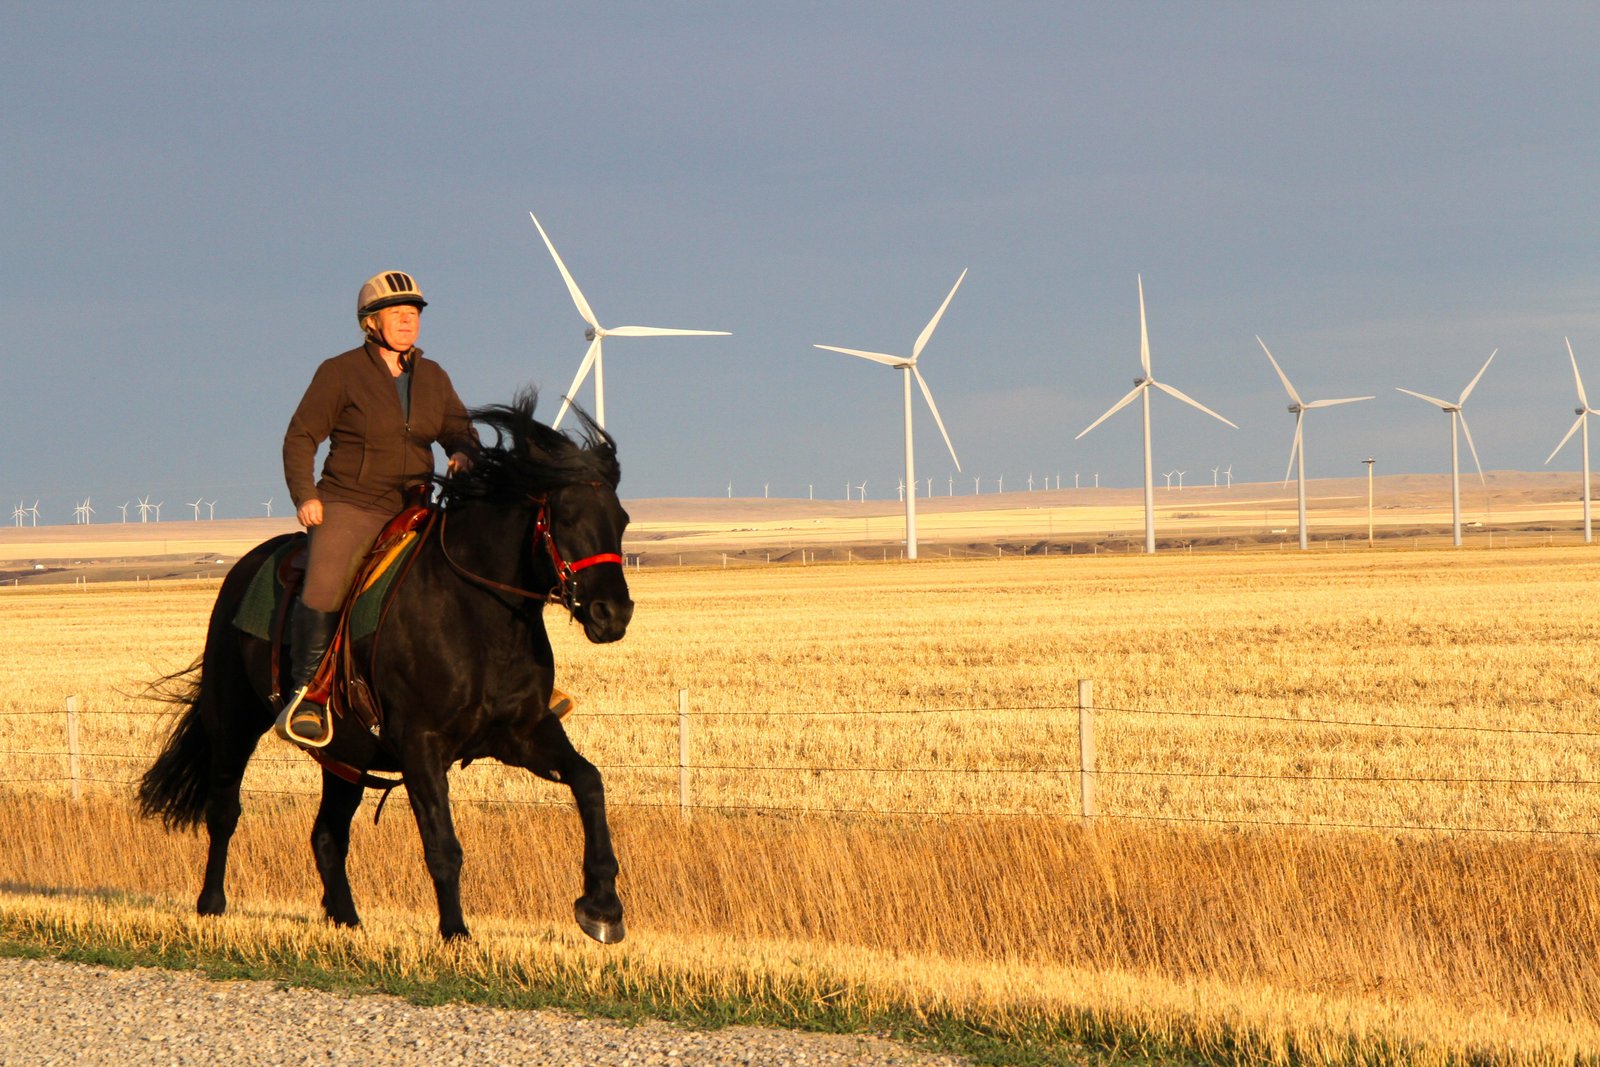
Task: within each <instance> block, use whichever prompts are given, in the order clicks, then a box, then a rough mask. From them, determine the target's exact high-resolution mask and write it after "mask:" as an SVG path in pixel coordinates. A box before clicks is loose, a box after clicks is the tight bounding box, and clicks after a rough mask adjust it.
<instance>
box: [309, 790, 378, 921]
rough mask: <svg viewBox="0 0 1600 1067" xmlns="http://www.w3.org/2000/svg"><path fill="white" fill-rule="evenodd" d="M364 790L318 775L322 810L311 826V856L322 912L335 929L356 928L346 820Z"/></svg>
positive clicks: (357, 916) (352, 813)
mask: <svg viewBox="0 0 1600 1067" xmlns="http://www.w3.org/2000/svg"><path fill="white" fill-rule="evenodd" d="M364 792H365V790H364V789H363V788H362V787H361V786H359V785H355V784H353V783H351V782H347V781H345V780H344V779H343V778H340V777H339V776H338V775H335V774H331V773H329V772H328V771H326V770H324V771H323V772H322V806H321V807H319V808H318V809H317V819H316V822H314V823H312V825H311V854H312V855H313V856H315V857H316V861H317V873H318V874H320V875H322V910H323V911H324V912H326V913H327V915H328V918H329V919H331V920H333V922H334V923H336V924H337V925H339V926H360V925H361V916H359V915H358V914H356V904H355V898H354V897H352V896H351V894H350V878H349V875H348V874H347V872H346V870H345V858H346V857H347V856H348V855H349V854H350V820H351V819H352V818H354V816H355V813H356V809H357V808H359V807H360V806H361V797H362V795H363V794H364Z"/></svg>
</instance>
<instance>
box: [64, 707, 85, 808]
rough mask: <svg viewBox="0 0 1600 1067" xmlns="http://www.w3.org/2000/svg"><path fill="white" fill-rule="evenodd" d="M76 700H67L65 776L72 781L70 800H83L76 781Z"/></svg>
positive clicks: (77, 771)
mask: <svg viewBox="0 0 1600 1067" xmlns="http://www.w3.org/2000/svg"><path fill="white" fill-rule="evenodd" d="M78 775H79V768H78V698H77V695H76V694H74V695H73V696H69V697H68V698H67V776H68V777H69V778H71V779H72V799H73V800H82V799H83V787H82V786H81V785H80V784H79V781H78Z"/></svg>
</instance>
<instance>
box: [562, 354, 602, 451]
mask: <svg viewBox="0 0 1600 1067" xmlns="http://www.w3.org/2000/svg"><path fill="white" fill-rule="evenodd" d="M599 355H600V338H598V337H596V338H595V339H594V340H593V341H590V342H589V351H587V352H585V353H584V355H583V362H582V363H580V364H578V374H577V377H575V378H573V379H572V384H571V385H570V386H568V387H567V395H566V396H564V397H562V398H561V410H560V411H558V412H556V417H555V421H554V422H552V423H551V424H550V428H551V429H552V430H554V429H556V428H557V427H559V426H560V425H561V417H562V416H563V415H565V414H566V413H567V409H568V408H570V407H571V406H572V398H573V397H575V396H577V395H578V389H579V387H580V386H582V385H583V380H584V379H585V378H587V377H588V376H589V369H590V368H591V367H593V366H594V361H595V360H596V359H597V358H599Z"/></svg>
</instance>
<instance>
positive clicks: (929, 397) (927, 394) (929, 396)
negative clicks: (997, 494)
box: [911, 283, 961, 470]
mask: <svg viewBox="0 0 1600 1067" xmlns="http://www.w3.org/2000/svg"><path fill="white" fill-rule="evenodd" d="M957 284H960V283H957ZM951 292H954V290H951ZM911 373H912V375H913V376H915V378H916V379H917V384H918V385H920V386H922V399H924V400H926V401H927V402H928V410H929V411H931V412H933V421H934V422H935V423H937V424H938V426H939V432H940V433H941V434H944V446H945V447H946V448H948V449H949V450H950V458H951V459H953V460H955V461H956V470H960V469H961V460H960V459H959V458H957V457H956V446H955V445H953V444H951V443H950V435H949V434H948V433H946V432H945V428H944V420H943V419H941V418H940V417H939V405H938V404H935V403H934V402H933V390H931V389H929V388H928V383H927V382H926V381H924V380H923V378H922V372H921V371H919V370H918V369H917V368H916V366H915V365H913V366H912V367H911Z"/></svg>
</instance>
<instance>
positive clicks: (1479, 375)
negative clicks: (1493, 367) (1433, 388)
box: [1456, 348, 1500, 407]
mask: <svg viewBox="0 0 1600 1067" xmlns="http://www.w3.org/2000/svg"><path fill="white" fill-rule="evenodd" d="M1499 352H1500V350H1499V349H1498V348H1497V349H1495V350H1494V351H1493V352H1490V353H1489V358H1488V359H1486V360H1484V361H1483V366H1482V367H1480V368H1478V373H1477V374H1474V375H1473V376H1472V381H1470V382H1468V383H1467V387H1466V388H1465V389H1463V390H1461V399H1460V400H1457V401H1456V406H1457V407H1460V406H1461V405H1462V404H1465V403H1466V402H1467V397H1468V396H1469V395H1470V394H1471V393H1472V390H1473V389H1475V388H1477V385H1478V379H1479V378H1482V377H1483V372H1484V371H1486V370H1488V369H1489V364H1491V363H1493V362H1494V357H1495V356H1496V355H1498V354H1499Z"/></svg>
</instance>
